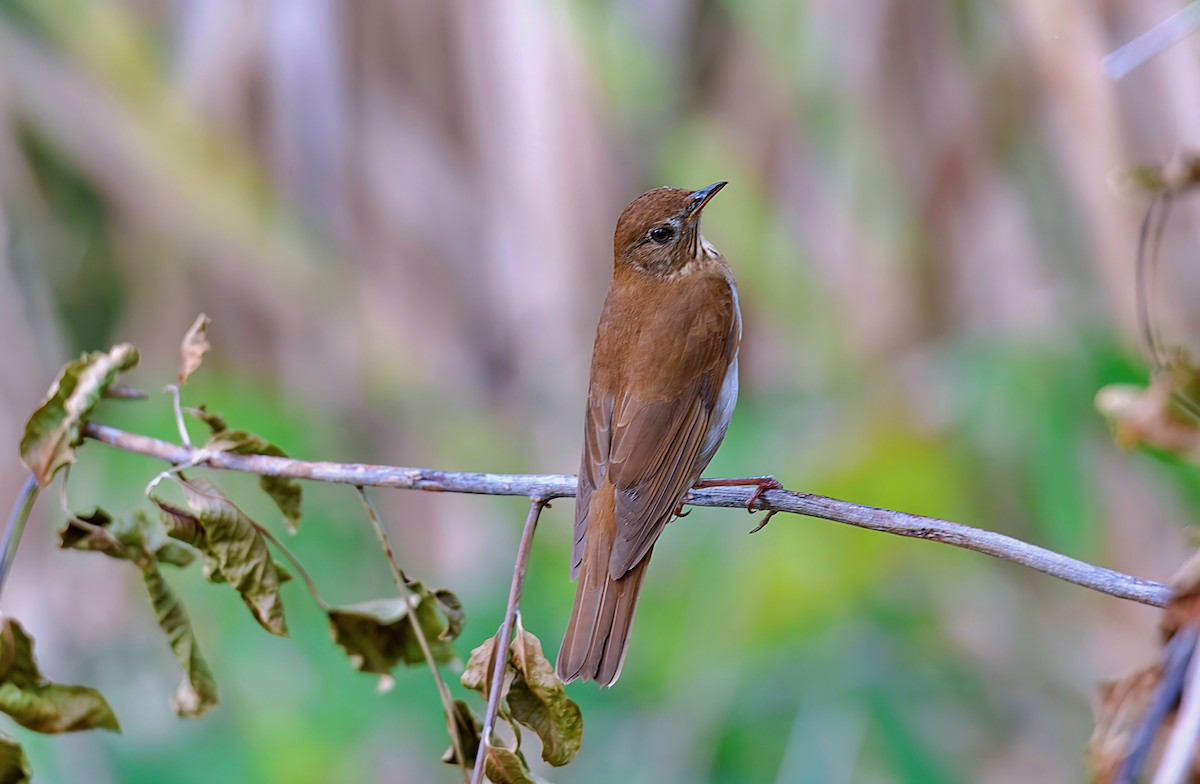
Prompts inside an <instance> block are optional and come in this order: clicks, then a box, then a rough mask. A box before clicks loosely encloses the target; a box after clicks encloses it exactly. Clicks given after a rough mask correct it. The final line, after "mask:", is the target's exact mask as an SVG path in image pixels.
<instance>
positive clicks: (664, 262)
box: [613, 182, 726, 275]
mask: <svg viewBox="0 0 1200 784" xmlns="http://www.w3.org/2000/svg"><path fill="white" fill-rule="evenodd" d="M725 185H726V183H724V182H714V183H713V184H712V185H709V186H708V187H707V188H701V189H700V190H698V191H688V190H683V189H682V188H655V189H654V190H652V191H646V192H645V193H643V194H642V195H641V196H638V197H637V198H636V199H634V200H633V201H632V202H630V203H629V206H628V207H626V208H625V210H624V212H622V213H621V217H620V218H618V219H617V230H616V233H615V234H614V235H613V256H614V259H615V263H616V264H617V265H618V266H621V265H628V266H630V267H633V268H635V269H638V270H640V271H642V272H646V273H649V274H652V275H671V274H673V273H676V272H678V271H680V270H681V269H683V268H684V267H685V266H686V265H687V264H688V263H689V262H690V261H693V260H695V259H697V258H700V257H701V256H702V255H703V254H704V253H705V250H704V247H703V244H704V238H703V237H702V236H701V235H700V211H701V210H703V209H704V205H706V204H708V202H709V200H710V199H711V198H712V197H713V196H715V195H716V194H717V191H719V190H721V189H722V188H724V187H725Z"/></svg>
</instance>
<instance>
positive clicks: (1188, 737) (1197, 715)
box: [1154, 651, 1200, 784]
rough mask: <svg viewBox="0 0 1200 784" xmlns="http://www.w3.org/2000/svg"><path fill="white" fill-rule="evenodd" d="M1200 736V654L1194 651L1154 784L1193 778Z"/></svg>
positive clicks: (1180, 781) (1181, 782) (1166, 783)
mask: <svg viewBox="0 0 1200 784" xmlns="http://www.w3.org/2000/svg"><path fill="white" fill-rule="evenodd" d="M1198 737H1200V656H1197V655H1196V654H1195V652H1194V651H1193V653H1192V659H1191V661H1190V662H1189V663H1188V667H1187V676H1186V678H1185V680H1184V686H1183V696H1182V697H1181V698H1180V703H1179V712H1178V713H1177V714H1176V715H1175V729H1174V730H1173V731H1172V732H1171V739H1170V740H1169V741H1168V742H1167V749H1166V751H1164V752H1163V758H1162V762H1160V763H1159V765H1158V771H1157V772H1156V773H1155V774H1154V784H1183V782H1185V781H1188V780H1189V775H1190V773H1191V771H1192V765H1193V760H1194V759H1195V757H1196V739H1197V738H1198Z"/></svg>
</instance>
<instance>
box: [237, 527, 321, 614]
mask: <svg viewBox="0 0 1200 784" xmlns="http://www.w3.org/2000/svg"><path fill="white" fill-rule="evenodd" d="M246 520H248V521H249V522H250V525H252V526H254V527H255V528H256V529H258V532H259V533H260V534H262V537H263V538H264V539H266V540H267V541H268V542H270V543H271V544H273V545H275V549H276V550H278V551H279V552H280V553H281V554H282V555H283V557H284V558H286V559H287V561H288V563H290V564H291V565H292V568H293V569H295V570H296V573H297V574H299V575H300V579H301V580H303V581H304V584H305V585H307V586H308V592H309V593H311V594H312V597H313V601H315V602H316V603H317V606H318V607H320V608H321V609H322V610H324V611H325V612H329V605H328V604H326V603H325V600H324V599H322V598H321V594H320V592H318V591H317V584H316V583H314V582H313V579H312V577H311V576H310V575H309V574H308V570H307V569H305V568H304V564H302V563H300V559H298V558H296V556H294V555H292V551H291V550H289V549H287V547H285V546H284V544H283V542H281V541H279V538H278V537H276V536H275V534H273V533H271V532H270V531H268V530H267V529H266V528H264V527H263V526H261V525H259V524H258V523H256V522H254V521H253V520H251V519H250V518H249V517H247V518H246Z"/></svg>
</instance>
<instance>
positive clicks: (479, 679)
mask: <svg viewBox="0 0 1200 784" xmlns="http://www.w3.org/2000/svg"><path fill="white" fill-rule="evenodd" d="M495 671H496V638H495V637H489V638H487V639H486V640H484V641H483V643H482V644H481V645H480V646H479V647H477V648H475V649H473V650H472V651H471V658H470V659H468V660H467V666H466V668H465V669H464V670H463V674H462V676H461V677H460V678H459V682H460V683H461V684H462V685H463V686H464V687H466V688H468V689H471V690H472V691H477V692H479V693H480V694H481V695H482V696H483V699H484V701H487V700H488V699H490V695H491V690H492V673H494V672H495ZM516 675H517V673H516V670H514V669H513V668H512V667H511V666H509V667H505V669H504V678H503V679H502V680H501V681H500V699H501V700H504V698H505V697H507V696H508V691H509V689H511V688H512V682H513V679H514V678H515V677H516Z"/></svg>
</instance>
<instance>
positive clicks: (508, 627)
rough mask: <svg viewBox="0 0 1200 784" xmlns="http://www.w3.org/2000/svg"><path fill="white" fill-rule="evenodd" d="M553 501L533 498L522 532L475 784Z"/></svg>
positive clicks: (498, 640)
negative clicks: (533, 557) (536, 538)
mask: <svg viewBox="0 0 1200 784" xmlns="http://www.w3.org/2000/svg"><path fill="white" fill-rule="evenodd" d="M549 505H550V504H549V502H548V501H547V499H545V498H539V497H534V498H530V499H529V514H528V515H526V517H525V529H524V530H523V531H522V532H521V544H520V546H519V547H518V548H517V562H516V564H514V565H513V580H512V587H511V588H510V589H509V591H508V607H507V608H506V609H505V611H504V623H503V624H501V626H500V632H499V633H498V634H497V635H496V648H495V650H496V665H495V667H494V668H493V669H492V676H491V684H490V687H489V688H488V703H487V712H486V713H485V714H484V715H483V730H482V732H481V734H480V740H479V753H478V754H477V755H476V757H475V770H474V771H473V772H472V774H471V784H480V782H482V781H483V770H484V767H485V766H486V761H487V750H488V746H490V745H491V741H492V731H493V730H494V729H495V727H496V714H497V713H498V712H499V710H500V691H501V688H502V687H503V684H504V669H505V667H507V666H508V646H509V645H511V644H512V633H513V625H514V624H515V623H516V620H517V613H518V611H519V608H520V605H521V591H522V590H523V589H524V587H525V573H526V572H527V571H528V570H529V554H530V552H532V550H533V533H534V531H536V530H537V524H538V518H539V517H540V516H541V514H542V508H543V507H546V506H549Z"/></svg>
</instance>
